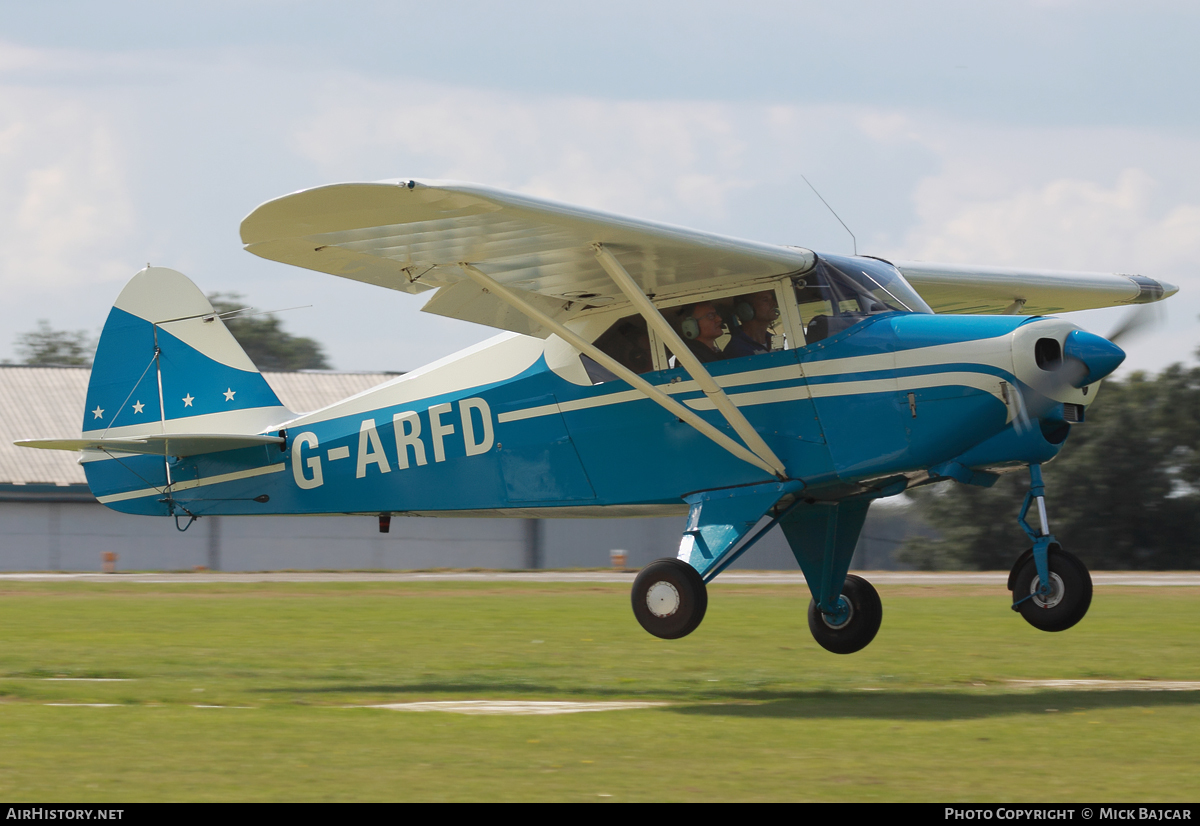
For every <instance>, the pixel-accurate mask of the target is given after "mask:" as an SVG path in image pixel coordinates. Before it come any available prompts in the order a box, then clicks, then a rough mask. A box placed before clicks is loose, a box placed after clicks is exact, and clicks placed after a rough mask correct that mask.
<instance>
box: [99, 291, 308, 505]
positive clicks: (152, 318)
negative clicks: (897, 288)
mask: <svg viewBox="0 0 1200 826" xmlns="http://www.w3.org/2000/svg"><path fill="white" fill-rule="evenodd" d="M292 417H293V414H292V413H291V412H290V411H288V410H287V408H285V407H284V406H283V405H282V404H281V403H280V401H279V397H278V396H276V395H275V391H273V390H272V389H271V388H270V386H268V385H267V382H266V380H265V379H264V378H263V377H262V374H261V373H259V372H258V368H256V367H255V366H254V363H253V362H251V361H250V359H249V357H247V355H246V353H245V351H244V350H242V348H241V346H240V345H239V344H238V343H237V341H236V340H235V339H234V337H233V335H232V334H231V333H230V332H229V330H228V329H226V327H225V324H224V323H223V322H222V321H221V319H220V318H218V317H217V315H216V313H215V312H214V311H213V307H212V304H210V303H209V301H208V299H207V298H205V297H204V293H202V292H200V290H199V289H198V288H197V287H196V285H195V284H193V283H192V282H191V281H190V280H189V279H188V278H187V276H185V275H183V274H182V273H178V272H175V270H168V269H165V268H163V267H147V268H146V269H144V270H142V271H141V272H139V273H138V274H137V275H135V276H134V277H133V279H132V280H131V281H130V282H129V283H128V284H127V285H126V286H125V289H124V290H122V291H121V295H120V296H118V297H117V303H116V305H115V306H114V307H113V308H112V311H111V312H109V314H108V320H107V321H106V322H105V323H104V331H103V332H102V333H101V334H100V346H99V347H98V348H97V350H96V359H95V363H94V364H93V366H92V377H91V381H90V382H89V383H88V391H87V409H86V410H85V411H84V414H83V436H84V438H85V439H106V440H107V439H118V438H125V439H136V438H138V437H143V438H144V437H147V436H152V435H157V434H164V433H166V434H172V433H178V434H202V435H205V436H207V437H208V441H210V442H212V441H213V440H212V439H211V436H212V434H237V435H242V436H251V435H255V434H261V433H264V432H266V431H267V430H269V429H271V428H273V427H278V426H279V425H280V424H281V423H282V422H285V421H287V420H288V419H290V418H292ZM185 441H186V440H185ZM193 441H197V440H193ZM199 441H204V440H199ZM165 444H169V442H168V443H165ZM223 449H225V448H223V447H218V446H216V445H215V442H214V452H215V451H217V450H223ZM258 449H259V450H262V449H263V448H261V447H260V448H258ZM173 462H174V459H173V458H172V457H171V456H170V455H135V454H131V453H122V452H119V448H118V449H117V450H112V449H87V448H85V449H84V451H83V469H84V472H85V474H86V475H87V480H88V486H89V487H90V488H91V489H92V493H93V494H95V496H96V498H98V499H99V500H100V501H101V502H103V503H104V504H106V505H108V506H109V507H110V508H114V509H116V510H120V511H124V512H126V513H142V514H151V515H159V516H167V515H171V514H174V515H179V514H180V513H184V514H187V513H188V511H186V509H179V508H177V507H176V505H175V504H173V501H174V500H173V498H172V495H171V493H170V491H171V488H172V485H173V484H174V483H175V482H178V481H181V480H179V479H174V478H173V472H172V464H173ZM156 491H157V492H158V494H160V495H153V494H154V493H155V492H156ZM147 493H150V494H151V495H147Z"/></svg>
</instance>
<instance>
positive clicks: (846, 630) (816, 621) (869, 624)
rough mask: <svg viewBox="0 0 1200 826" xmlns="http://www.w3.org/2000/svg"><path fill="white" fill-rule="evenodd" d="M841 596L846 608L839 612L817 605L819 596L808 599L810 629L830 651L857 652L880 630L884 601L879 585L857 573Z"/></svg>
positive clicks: (843, 607)
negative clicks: (829, 612)
mask: <svg viewBox="0 0 1200 826" xmlns="http://www.w3.org/2000/svg"><path fill="white" fill-rule="evenodd" d="M841 600H842V604H841V606H840V607H841V608H842V609H843V610H842V611H841V613H840V614H839V615H837V616H827V615H825V614H824V613H822V612H821V609H820V608H818V607H817V603H816V600H811V601H810V602H809V603H808V630H809V631H812V635H813V639H815V640H816V641H817V643H818V644H819V645H820V646H821V647H822V648H824V649H825V650H826V651H832V652H833V653H834V654H853V653H854V652H855V651H861V650H862V649H864V648H866V647H867V646H868V645H869V644H870V642H871V640H873V639H875V635H876V634H877V633H879V626H880V624H881V623H882V622H883V603H882V602H881V601H880V600H879V592H878V591H876V590H875V587H874V586H873V585H871V583H869V582H867V581H866V580H865V579H863V578H862V577H860V576H855V575H854V574H850V575H849V576H847V577H846V582H845V584H843V585H842V596H841Z"/></svg>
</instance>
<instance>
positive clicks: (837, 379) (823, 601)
mask: <svg viewBox="0 0 1200 826" xmlns="http://www.w3.org/2000/svg"><path fill="white" fill-rule="evenodd" d="M241 233H242V240H243V242H244V243H245V246H246V249H247V250H249V251H250V252H252V253H254V254H256V255H259V256H262V257H264V258H268V259H273V260H276V261H282V262H286V263H289V264H295V265H297V266H301V267H307V268H309V269H313V270H318V271H321V272H326V273H330V274H333V275H337V276H341V277H343V278H350V279H354V280H356V281H363V282H367V283H370V284H375V285H378V286H380V287H385V288H388V289H394V290H402V291H404V292H408V293H414V294H415V293H421V292H426V291H432V292H433V295H432V297H431V299H430V300H429V301H428V303H426V305H425V306H424V308H423V309H424V311H425V312H430V313H437V314H439V315H444V316H449V317H452V318H459V319H464V320H467V321H473V322H476V323H480V324H486V325H490V326H492V327H496V328H499V329H500V330H503V331H505V332H503V333H502V334H501V335H498V336H497V337H495V338H493V339H491V340H489V341H487V342H484V343H483V344H479V345H477V346H474V347H470V348H468V349H466V350H463V351H462V352H459V353H456V354H455V355H452V356H449V357H447V358H444V359H441V360H439V361H437V362H434V363H432V364H430V365H428V366H426V367H423V368H421V369H419V370H415V371H413V372H411V373H406V374H404V375H401V376H399V377H398V378H396V379H394V380H392V381H390V382H387V383H386V384H383V385H380V386H379V387H376V388H374V389H372V390H370V391H367V392H364V393H360V394H358V395H356V396H352V397H350V398H348V399H345V400H343V401H341V402H338V403H337V404H334V405H331V406H329V407H327V408H325V409H323V410H318V411H316V412H312V413H305V414H303V415H297V414H295V413H293V412H292V411H289V410H287V409H286V408H285V407H284V406H283V405H282V404H281V403H280V401H279V399H278V398H277V397H276V395H275V394H274V392H272V390H271V388H270V387H269V386H268V385H267V383H266V381H264V379H263V378H262V376H261V375H260V374H259V372H258V370H257V369H256V368H255V366H254V365H253V364H252V363H251V361H250V359H249V358H248V357H247V356H246V354H245V353H244V352H243V351H242V349H241V347H239V345H238V344H237V342H236V341H235V340H234V338H233V336H232V335H230V333H229V332H228V330H227V329H226V327H225V326H224V324H223V323H222V321H221V318H220V316H218V315H217V314H216V313H215V312H214V310H213V308H212V306H211V304H210V303H209V302H208V300H207V299H206V298H205V297H204V294H203V293H202V292H201V291H200V290H199V289H197V288H196V286H195V285H194V284H192V282H191V281H189V280H188V279H187V278H186V277H185V276H183V275H182V274H180V273H178V272H175V271H173V270H169V269H163V268H158V267H147V268H146V269H144V270H142V271H141V272H139V273H138V274H137V275H135V276H134V278H133V280H132V281H130V282H129V284H128V285H127V286H126V287H125V289H124V290H123V291H122V292H121V294H120V296H119V297H118V298H117V301H116V305H115V306H114V307H113V309H112V311H111V313H110V314H109V317H108V320H107V322H106V324H105V326H104V331H103V334H102V336H101V339H100V344H99V349H98V351H97V354H96V359H95V366H94V368H93V371H92V376H91V383H90V384H89V386H88V394H87V405H86V407H87V409H86V411H85V412H84V414H83V428H82V437H81V438H77V439H61V440H36V441H32V440H31V441H25V442H18V444H22V445H25V446H28V447H40V448H53V449H64V450H78V451H82V462H83V466H84V468H85V470H86V473H87V479H88V484H89V486H90V487H91V490H92V492H93V493H94V494H95V495H96V497H97V498H98V499H99V500H100V501H101V502H103V503H104V504H105V505H107V506H108V507H110V508H113V509H114V510H118V511H121V512H124V513H132V514H144V515H151V516H174V517H175V518H176V520H177V524H178V523H179V520H180V519H188V520H189V522H188V524H190V520H191V519H194V518H196V517H201V516H206V515H217V514H220V515H267V514H314V515H315V514H338V515H343V514H364V515H371V516H378V517H379V519H380V529H381V530H386V529H387V526H388V524H389V520H390V517H392V516H393V515H404V516H456V517H464V516H486V517H496V516H512V517H521V518H528V517H549V518H553V517H569V518H580V517H605V518H609V517H637V516H663V515H670V514H679V515H681V516H683V515H686V525H685V527H684V530H683V536H682V539H681V541H680V545H679V549H678V552H677V554H676V555H675V556H674V557H668V558H664V559H660V560H658V561H657V562H654V563H652V564H651V565H649V566H647V567H646V568H645V569H643V570H642V571H641V573H640V574H639V575H638V577H637V579H636V581H635V583H634V587H633V596H632V600H633V611H634V615H635V616H636V617H637V619H638V621H639V622H640V623H641V625H642V626H643V627H644V628H645V629H646V630H647V631H649V632H650V633H651V634H654V635H656V636H659V637H662V638H666V639H673V638H678V637H682V636H685V635H686V634H689V633H691V632H692V631H693V630H695V629H696V627H697V626H698V625H699V624H700V621H701V620H702V619H703V617H704V613H705V609H706V606H707V594H706V583H707V582H710V581H711V580H712V579H713V578H714V577H716V576H717V575H718V574H719V573H720V572H721V571H723V570H724V569H725V568H726V567H727V566H728V565H729V564H730V563H731V562H733V561H734V560H735V559H736V558H737V557H738V556H740V555H741V554H742V553H744V552H745V551H746V550H747V549H748V548H750V547H751V546H752V545H753V544H754V543H755V542H756V541H757V540H758V539H759V538H760V537H761V536H763V535H764V533H765V532H766V531H767V530H770V529H771V528H772V527H774V526H775V525H777V524H778V525H779V526H780V527H781V528H782V530H783V532H784V534H785V536H786V537H787V540H788V542H789V543H790V545H791V547H792V550H793V552H794V553H795V556H796V559H797V561H798V562H799V565H800V568H801V570H802V571H803V572H804V576H805V578H806V579H807V581H808V585H809V588H810V590H811V592H812V601H811V603H810V605H809V614H808V616H809V627H810V629H811V630H812V633H813V636H814V637H815V638H816V640H817V642H819V643H820V644H821V645H822V646H824V647H825V648H826V649H828V650H830V651H833V652H836V653H851V652H854V651H857V650H859V649H861V648H863V647H864V646H866V645H867V644H868V643H869V642H870V641H871V640H872V639H873V638H874V636H875V634H876V632H877V630H878V629H879V625H880V620H881V617H882V607H881V604H880V600H879V596H878V594H877V593H876V591H875V589H874V588H873V587H872V586H871V585H870V584H869V583H868V582H867V581H866V580H864V579H862V578H860V577H858V576H854V575H847V571H848V569H849V565H850V559H851V556H852V554H853V551H854V547H855V544H856V542H857V539H858V535H859V532H860V530H861V528H862V525H863V520H864V519H865V517H866V514H867V509H868V508H869V507H870V505H871V503H872V502H873V501H874V500H876V499H879V498H882V497H886V496H894V495H896V494H899V493H901V492H902V491H904V490H907V489H908V488H911V487H914V486H916V485H922V484H926V483H930V482H935V481H940V480H946V479H951V480H954V481H956V482H958V483H962V484H968V485H982V486H985V487H986V486H989V485H991V484H993V483H994V482H995V481H996V479H997V478H998V474H999V473H1003V472H1006V471H1013V470H1018V469H1023V468H1028V470H1029V473H1030V475H1031V487H1030V493H1029V496H1027V498H1026V502H1025V507H1024V508H1023V509H1022V512H1021V514H1020V516H1019V519H1020V522H1021V524H1022V526H1024V527H1025V529H1026V531H1027V532H1028V534H1029V536H1030V540H1031V545H1032V547H1031V548H1030V549H1028V550H1027V551H1025V553H1023V554H1021V555H1020V556H1019V557H1018V558H1017V560H1016V563H1015V565H1014V566H1013V570H1012V574H1011V575H1010V578H1009V589H1010V590H1011V591H1012V592H1013V598H1014V610H1019V611H1020V613H1021V614H1022V615H1023V616H1024V617H1025V619H1026V620H1028V621H1029V622H1030V623H1031V624H1033V625H1034V626H1036V627H1038V628H1041V629H1044V630H1048V631H1057V630H1062V629H1065V628H1068V627H1070V626H1072V625H1074V624H1075V623H1076V622H1078V621H1079V620H1080V619H1081V618H1082V617H1083V615H1084V613H1085V612H1086V611H1087V608H1088V605H1089V604H1090V601H1091V578H1090V576H1089V574H1088V571H1087V568H1086V567H1085V566H1084V565H1083V563H1082V562H1080V560H1079V559H1077V558H1076V557H1075V556H1074V555H1072V554H1070V553H1068V552H1067V551H1066V550H1064V549H1063V548H1062V547H1061V546H1060V545H1059V544H1058V542H1057V541H1056V540H1055V538H1054V536H1053V534H1051V533H1050V530H1049V523H1048V521H1047V514H1046V508H1045V497H1044V491H1043V488H1042V484H1041V474H1040V466H1041V464H1042V463H1043V462H1047V461H1049V460H1050V459H1052V458H1054V456H1055V455H1056V454H1057V453H1058V451H1059V450H1061V449H1062V445H1063V443H1064V442H1065V440H1066V439H1067V437H1068V435H1069V434H1070V431H1071V428H1072V427H1075V426H1077V425H1079V424H1080V423H1082V422H1083V421H1084V419H1085V417H1086V409H1087V407H1088V405H1089V404H1090V403H1091V402H1092V401H1094V400H1095V398H1096V390H1097V388H1098V383H1099V382H1100V380H1101V379H1102V378H1104V377H1105V376H1107V375H1109V374H1110V373H1111V372H1112V371H1113V370H1114V369H1115V368H1116V367H1117V366H1118V365H1119V364H1120V362H1121V360H1122V359H1123V358H1124V353H1123V352H1122V351H1121V350H1120V349H1119V348H1118V347H1117V346H1116V345H1114V344H1112V343H1111V342H1109V341H1108V340H1106V339H1104V338H1102V337H1100V336H1097V335H1094V334H1092V333H1089V332H1085V331H1084V330H1081V329H1079V328H1078V327H1076V326H1075V325H1074V324H1071V323H1069V322H1067V321H1063V320H1060V319H1056V318H1053V317H1048V316H1046V315H1045V314H1047V313H1052V312H1060V311H1069V310H1081V309H1087V308H1092V307H1106V306H1114V305H1120V304H1142V303H1148V302H1153V301H1158V300H1160V299H1163V298H1166V297H1168V296H1170V295H1172V294H1174V293H1175V292H1176V291H1177V290H1176V288H1175V287H1173V286H1171V285H1169V284H1165V283H1161V282H1158V281H1155V280H1152V279H1150V278H1146V277H1143V276H1139V275H1120V274H1098V273H1059V272H1041V271H1022V270H1013V269H1001V268H995V267H961V266H949V265H935V264H923V263H904V262H889V261H884V260H881V259H878V258H871V257H862V256H856V257H845V256H838V255H826V254H824V253H814V252H813V251H811V250H808V249H803V248H800V247H790V246H774V245H770V244H762V243H756V242H752V241H745V240H740V239H736V238H728V237H723V236H719V235H713V234H710V233H703V232H696V231H692V230H688V229H683V228H679V227H674V226H668V225H664V224H658V223H653V222H649V221H640V220H634V219H630V218H626V217H622V216H618V215H612V214H607V213H603V212H597V211H593V210H587V209H581V208H578V207H573V206H568V205H565V204H560V203H554V202H550V201H545V200H539V199H535V198H530V197H526V196H523V195H516V194H512V193H508V192H503V191H499V190H495V189H490V188H487V187H483V186H477V185H473V184H462V183H454V182H444V181H417V180H401V181H386V182H379V183H352V184H338V185H333V186H326V187H320V188H316V189H311V190H307V191H302V192H297V193H294V194H291V195H286V196H284V197H282V198H278V199H276V200H273V201H269V202H267V203H265V204H263V205H262V206H260V207H259V208H257V209H256V210H254V211H253V212H252V213H251V214H250V215H249V216H248V217H247V218H246V219H245V220H244V221H243V222H242V227H241ZM935 310H936V311H937V313H936V314H935V312H934V311H935ZM1034 503H1036V504H1037V507H1038V511H1039V516H1040V520H1041V522H1040V529H1038V530H1034V529H1033V528H1031V527H1030V526H1029V524H1028V523H1027V522H1026V521H1025V517H1026V514H1027V511H1028V510H1029V508H1030V507H1031V505H1032V504H1034ZM764 517H765V518H767V519H768V520H769V521H768V523H767V524H766V526H765V527H763V528H762V529H760V530H757V531H755V530H754V529H755V526H756V525H758V524H759V523H760V522H761V521H762V520H763V519H764Z"/></svg>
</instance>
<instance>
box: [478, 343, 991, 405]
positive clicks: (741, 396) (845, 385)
mask: <svg viewBox="0 0 1200 826" xmlns="http://www.w3.org/2000/svg"><path fill="white" fill-rule="evenodd" d="M930 349H933V348H930ZM892 358H893V357H892V354H887V355H886V356H857V357H854V358H847V359H832V360H830V361H827V362H815V363H812V364H805V365H804V370H805V372H807V373H808V374H809V375H810V376H818V375H819V376H830V375H847V374H850V373H855V372H863V371H867V370H895V369H896V365H895V364H894V360H893V361H889V360H890V359H892ZM926 361H928V362H929V363H930V364H932V363H934V362H933V361H932V360H930V359H915V360H913V363H912V364H906V365H905V369H907V368H912V367H920V366H926V365H925V364H924V362H926ZM960 361H961V359H960ZM980 364H981V366H991V365H990V363H988V362H986V361H982V362H980ZM789 380H791V381H799V382H803V381H804V374H803V373H801V371H800V368H799V366H798V365H787V366H785V367H772V368H769V369H767V370H751V371H749V372H746V373H736V374H733V375H730V376H721V377H719V378H717V382H718V383H719V384H720V385H721V386H722V387H726V388H728V387H740V386H743V385H747V384H765V383H767V382H777V381H789ZM1001 381H1002V379H1000V378H999V377H998V376H994V375H991V374H990V373H982V372H976V371H957V372H944V373H926V374H919V375H908V376H905V375H900V376H889V377H887V378H881V379H867V380H863V381H843V382H829V383H820V384H799V385H795V386H792V387H777V388H773V389H770V390H751V391H748V392H745V393H730V394H729V398H730V399H731V400H732V401H733V403H734V404H735V405H736V406H737V407H750V406H753V405H759V404H774V403H777V402H787V401H796V400H798V399H806V398H830V397H834V396H855V395H861V394H866V393H886V392H894V391H897V390H901V391H908V390H918V389H922V388H929V387H944V386H966V387H974V388H976V389H977V390H982V391H984V392H985V393H990V394H991V395H993V396H995V397H996V398H997V399H999V400H1000V401H1002V402H1003V401H1004V395H1003V393H1002V391H1001V390H1000V382H1001ZM656 386H657V387H658V388H659V389H660V390H662V391H664V392H666V393H670V394H671V395H677V394H679V393H689V392H694V391H696V390H698V389H699V388H698V387H696V383H695V382H693V381H685V382H677V383H675V384H660V385H656ZM643 398H645V396H644V395H643V394H642V393H640V392H638V391H637V390H625V391H622V392H620V393H609V394H606V395H603V396H593V397H592V398H587V399H576V400H575V401H569V402H561V403H559V404H544V405H540V406H538V407H530V408H526V409H524V410H510V411H508V412H506V413H501V414H500V415H499V416H497V417H496V418H497V421H498V422H499V423H501V424H503V423H505V422H515V421H520V420H522V419H535V418H539V417H541V416H553V415H555V414H557V413H567V412H569V411H572V410H587V409H589V408H593V407H607V406H608V405H613V404H624V403H626V402H631V401H637V400H639V399H643ZM684 404H686V405H687V406H688V407H690V408H692V409H693V410H714V409H715V407H714V405H713V403H712V402H711V401H710V400H709V399H707V398H698V399H688V400H687V401H685V402H684Z"/></svg>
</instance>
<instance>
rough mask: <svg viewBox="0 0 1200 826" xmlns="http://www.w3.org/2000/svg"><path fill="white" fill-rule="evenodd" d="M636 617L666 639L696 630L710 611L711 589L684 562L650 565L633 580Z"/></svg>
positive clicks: (658, 562) (663, 561)
mask: <svg viewBox="0 0 1200 826" xmlns="http://www.w3.org/2000/svg"><path fill="white" fill-rule="evenodd" d="M632 600H633V615H634V616H635V617H637V621H638V622H639V623H641V625H642V627H643V628H645V629H646V630H647V631H649V632H650V633H651V634H653V635H654V636H656V637H661V638H662V639H664V640H677V639H679V638H680V637H686V636H687V635H688V634H690V633H692V632H693V631H695V630H696V628H697V627H698V626H699V625H700V621H701V620H702V619H704V612H705V611H706V610H707V609H708V589H707V588H705V587H704V580H703V579H702V578H701V576H700V573H699V572H698V571H697V570H696V569H695V568H693V567H692V566H691V565H689V564H687V563H686V562H684V561H683V560H681V559H669V558H668V559H658V560H655V561H654V562H651V563H650V564H649V565H647V566H646V567H645V568H643V569H642V572H641V573H640V574H638V575H637V579H635V580H634V581H633V595H632Z"/></svg>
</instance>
